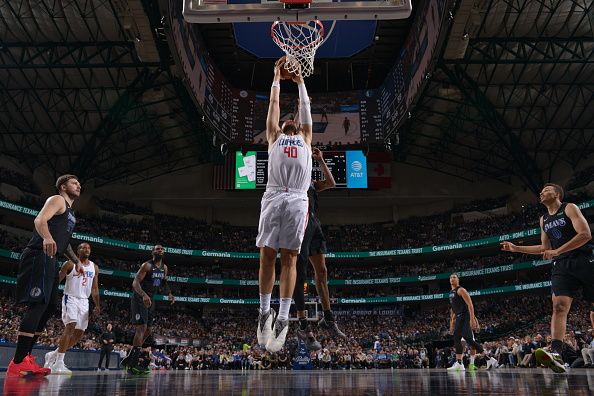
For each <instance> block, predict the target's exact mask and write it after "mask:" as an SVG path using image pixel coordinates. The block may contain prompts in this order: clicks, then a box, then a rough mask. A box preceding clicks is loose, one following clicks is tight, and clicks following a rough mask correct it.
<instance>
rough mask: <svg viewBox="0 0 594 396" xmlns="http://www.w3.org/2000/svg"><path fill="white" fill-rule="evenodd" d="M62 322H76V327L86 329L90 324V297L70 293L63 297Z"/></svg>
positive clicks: (65, 323)
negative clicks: (74, 295)
mask: <svg viewBox="0 0 594 396" xmlns="http://www.w3.org/2000/svg"><path fill="white" fill-rule="evenodd" d="M62 322H64V325H67V324H69V323H76V326H75V329H77V330H83V331H84V330H86V329H87V326H88V325H89V299H88V298H78V297H72V296H69V295H66V294H65V295H64V297H62Z"/></svg>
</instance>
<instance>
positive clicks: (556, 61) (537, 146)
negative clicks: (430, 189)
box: [392, 0, 594, 191]
mask: <svg viewBox="0 0 594 396" xmlns="http://www.w3.org/2000/svg"><path fill="white" fill-rule="evenodd" d="M593 100H594V2H592V1H590V0H563V1H558V0H557V1H551V0H480V1H476V2H473V1H467V0H463V1H461V2H460V4H459V8H458V9H457V10H456V17H455V21H454V23H453V25H452V27H451V30H450V34H449V37H448V42H447V44H446V47H445V49H444V52H443V55H442V56H441V58H440V59H439V61H438V63H437V66H436V68H435V70H434V72H433V74H432V75H431V77H430V80H429V84H427V86H426V89H425V90H424V92H423V94H422V96H421V98H420V100H419V101H418V103H417V106H416V108H415V109H414V110H413V112H412V117H411V119H410V121H409V122H408V123H407V124H406V125H405V127H404V128H402V130H401V131H399V133H398V135H399V136H398V140H399V141H398V145H397V146H396V148H395V150H396V151H397V153H398V158H399V159H400V160H402V161H404V162H407V163H409V164H412V165H416V166H421V167H427V168H430V169H435V170H438V171H440V172H443V173H448V174H451V175H455V176H458V177H461V178H464V179H467V180H472V181H474V180H479V179H481V178H495V179H499V180H503V181H506V180H509V178H510V176H511V175H517V176H519V177H520V178H521V179H522V181H523V182H524V183H525V184H526V185H527V186H528V187H529V188H531V189H532V190H533V191H539V190H540V186H541V185H542V182H543V180H544V181H548V180H549V179H550V177H551V174H552V171H553V168H554V167H555V166H557V165H559V163H560V162H561V161H565V162H567V163H568V164H569V165H570V166H572V167H575V166H576V165H577V164H578V163H579V161H580V160H582V159H583V158H585V157H586V156H587V155H589V154H590V153H591V152H593V150H594V111H593V110H594V102H593ZM392 142H393V143H396V136H393V139H392Z"/></svg>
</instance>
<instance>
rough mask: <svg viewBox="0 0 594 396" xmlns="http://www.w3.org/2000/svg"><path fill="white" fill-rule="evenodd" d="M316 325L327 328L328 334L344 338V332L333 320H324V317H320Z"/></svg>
mask: <svg viewBox="0 0 594 396" xmlns="http://www.w3.org/2000/svg"><path fill="white" fill-rule="evenodd" d="M318 326H320V327H321V328H322V329H325V330H328V331H329V332H330V334H332V335H333V336H334V337H340V338H346V334H344V333H343V332H342V331H341V330H340V329H339V328H338V325H337V324H336V322H335V321H330V320H326V319H325V318H322V319H320V321H319V322H318Z"/></svg>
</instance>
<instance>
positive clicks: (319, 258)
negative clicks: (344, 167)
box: [293, 148, 345, 351]
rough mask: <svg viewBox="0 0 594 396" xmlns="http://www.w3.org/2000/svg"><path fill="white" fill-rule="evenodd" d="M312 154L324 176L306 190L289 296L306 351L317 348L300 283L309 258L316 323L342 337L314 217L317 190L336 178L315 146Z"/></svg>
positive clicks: (323, 244) (319, 228)
mask: <svg viewBox="0 0 594 396" xmlns="http://www.w3.org/2000/svg"><path fill="white" fill-rule="evenodd" d="M313 158H314V159H315V160H316V161H317V162H318V163H319V164H320V167H321V168H322V172H323V173H324V180H316V181H314V182H312V184H311V185H310V186H309V189H308V190H307V195H308V198H309V221H308V223H307V228H306V230H305V236H304V238H303V242H302V244H301V251H300V252H299V257H298V258H297V281H296V286H295V291H294V293H293V298H294V299H295V307H296V308H297V318H299V329H298V330H297V337H299V339H300V340H302V341H303V342H304V343H305V346H306V348H307V349H308V350H310V351H316V350H318V349H321V347H322V346H321V345H320V343H319V342H318V341H316V339H315V337H314V335H313V332H312V331H311V329H310V328H309V326H308V323H307V319H306V318H305V295H304V291H303V287H302V286H303V284H304V283H305V282H306V281H307V263H308V261H311V263H312V265H313V267H314V273H315V282H316V290H317V292H318V296H319V297H320V301H321V303H322V309H323V310H324V317H323V318H322V319H321V320H320V321H319V322H318V326H320V327H322V328H325V329H328V330H330V332H331V333H332V334H333V335H335V336H338V337H345V334H344V333H343V332H342V331H340V329H339V328H338V325H337V324H336V319H335V318H334V314H333V312H332V310H331V309H330V294H329V292H328V269H327V268H326V257H325V254H326V238H325V237H324V233H323V231H322V226H321V224H320V221H319V220H318V218H317V217H316V213H317V211H318V193H319V192H322V191H324V190H327V189H330V188H334V187H335V186H336V182H335V181H334V177H333V176H332V172H330V169H329V168H328V165H326V161H324V155H323V154H322V152H321V151H320V149H318V148H314V149H313Z"/></svg>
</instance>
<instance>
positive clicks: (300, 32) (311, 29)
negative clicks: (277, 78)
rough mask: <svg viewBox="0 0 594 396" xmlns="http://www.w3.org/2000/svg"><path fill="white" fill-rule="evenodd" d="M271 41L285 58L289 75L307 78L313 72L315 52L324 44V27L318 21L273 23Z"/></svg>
mask: <svg viewBox="0 0 594 396" xmlns="http://www.w3.org/2000/svg"><path fill="white" fill-rule="evenodd" d="M271 31H272V39H273V40H274V42H275V43H276V45H278V46H279V47H280V49H282V50H283V52H284V53H285V55H286V56H287V60H286V62H285V69H287V71H288V72H289V73H295V74H297V75H299V74H301V76H302V77H308V76H310V75H311V74H312V73H313V70H314V57H315V55H316V50H317V49H318V47H319V46H320V45H322V43H323V42H324V25H322V22H320V21H310V22H308V23H306V22H279V21H277V22H274V23H273V24H272V29H271Z"/></svg>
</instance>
